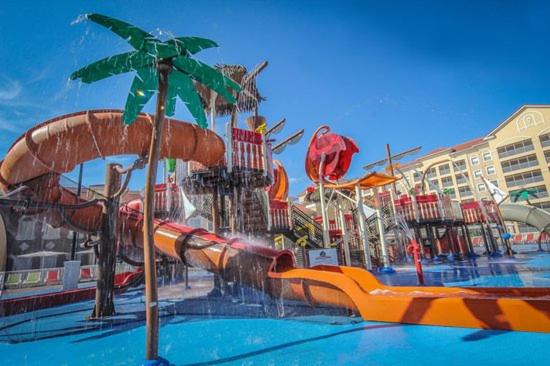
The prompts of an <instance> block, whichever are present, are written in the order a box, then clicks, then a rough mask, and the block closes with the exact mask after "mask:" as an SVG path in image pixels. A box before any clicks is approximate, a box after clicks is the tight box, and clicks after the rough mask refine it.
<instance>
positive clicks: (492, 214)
mask: <svg viewBox="0 0 550 366" xmlns="http://www.w3.org/2000/svg"><path fill="white" fill-rule="evenodd" d="M482 205H483V206H482ZM460 206H461V208H462V212H463V214H464V222H465V223H466V224H479V223H483V222H487V221H489V222H499V220H498V211H497V210H498V208H497V207H496V205H495V203H494V202H493V201H488V200H482V201H481V203H480V202H479V201H473V202H465V203H462V204H461V205H460ZM484 212H486V213H487V216H488V217H487V216H486V215H485V214H484Z"/></svg>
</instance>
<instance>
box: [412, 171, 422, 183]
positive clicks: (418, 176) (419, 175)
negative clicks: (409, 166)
mask: <svg viewBox="0 0 550 366" xmlns="http://www.w3.org/2000/svg"><path fill="white" fill-rule="evenodd" d="M413 178H414V181H415V182H420V179H422V173H420V172H414V173H413Z"/></svg>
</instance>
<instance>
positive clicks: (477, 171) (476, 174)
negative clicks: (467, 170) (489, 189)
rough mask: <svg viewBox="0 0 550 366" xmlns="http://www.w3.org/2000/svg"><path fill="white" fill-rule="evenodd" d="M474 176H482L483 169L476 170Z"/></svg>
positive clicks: (476, 177)
mask: <svg viewBox="0 0 550 366" xmlns="http://www.w3.org/2000/svg"><path fill="white" fill-rule="evenodd" d="M474 178H475V179H479V178H481V170H476V171H475V172H474Z"/></svg>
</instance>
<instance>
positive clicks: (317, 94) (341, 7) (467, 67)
mask: <svg viewBox="0 0 550 366" xmlns="http://www.w3.org/2000/svg"><path fill="white" fill-rule="evenodd" d="M90 12H98V13H102V14H105V15H108V16H112V17H116V18H119V19H121V20H125V21H127V22H129V23H132V24H135V25H136V26H139V27H140V28H142V29H145V30H147V31H150V32H152V33H154V34H155V35H157V36H160V37H165V36H166V35H170V34H174V35H177V36H183V35H194V36H201V37H205V38H211V39H213V40H215V41H216V42H217V43H218V44H219V45H220V47H219V48H216V49H211V50H205V51H202V52H201V53H199V54H197V55H196V58H198V59H200V60H201V61H204V62H206V63H209V64H215V63H226V64H243V65H245V66H247V67H248V68H249V69H251V68H253V67H254V66H255V65H256V64H258V63H259V62H261V61H263V60H267V61H269V67H268V68H267V69H266V70H265V71H264V72H263V73H262V74H261V75H260V76H259V78H258V87H259V89H260V92H261V93H262V94H263V95H264V96H265V97H266V98H267V100H266V101H265V102H264V103H263V104H262V105H261V106H260V114H262V115H264V116H266V117H267V120H268V122H276V121H277V120H279V119H280V118H283V117H286V119H287V124H286V127H285V129H284V130H283V132H281V133H280V134H279V135H277V137H279V138H284V137H285V136H286V135H288V134H290V133H292V132H294V131H295V130H297V129H300V128H304V129H305V136H304V138H303V140H302V141H301V142H300V143H299V144H298V145H294V146H289V147H287V149H286V150H285V151H284V152H283V153H282V154H280V155H278V156H277V158H278V159H280V160H281V161H282V162H283V164H284V165H285V167H286V169H287V171H288V175H289V177H290V182H291V188H290V192H291V194H293V195H297V194H298V193H299V192H300V191H302V190H303V189H304V188H305V187H306V186H307V185H309V184H310V182H309V180H308V178H307V176H306V175H305V172H304V159H305V153H306V148H307V141H308V140H309V138H310V136H311V135H312V133H313V132H314V131H315V130H316V129H317V127H318V126H320V125H322V124H327V125H329V126H330V127H331V129H332V130H333V131H334V132H336V133H338V134H342V135H345V136H348V137H351V138H352V139H354V140H355V142H356V143H357V145H358V146H359V148H360V152H359V153H358V154H356V155H355V157H354V160H353V163H352V166H351V168H350V170H349V172H348V174H347V177H349V178H353V177H357V176H359V175H361V174H362V173H363V170H362V166H363V165H365V164H366V163H369V162H371V161H373V160H378V159H381V158H383V157H384V156H385V144H386V143H389V144H390V145H391V148H392V151H394V152H399V151H402V150H404V149H407V148H409V147H413V146H418V145H421V146H422V147H423V149H422V150H423V152H424V153H425V152H428V151H429V150H431V149H434V148H437V147H440V146H448V145H453V144H457V143H460V142H463V141H466V140H468V139H472V138H476V137H479V136H483V135H484V134H486V133H488V132H489V131H490V130H492V129H493V128H494V127H495V126H496V125H498V124H499V123H500V122H502V121H503V120H504V119H505V118H506V117H508V116H509V115H510V114H512V113H513V112H514V111H515V110H516V109H517V108H519V107H520V106H522V105H524V104H545V103H549V102H550V99H549V97H550V69H549V66H550V47H549V46H548V45H549V44H550V22H548V21H547V19H549V17H550V3H548V2H544V1H542V2H532V1H521V2H519V1H450V0H449V1H345V0H340V1H305V0H304V1H276V0H270V1H248V0H243V1H221V0H208V1H199V0H193V1H187V0H179V1H167V0H155V1H142V0H133V1H131V2H130V1H115V0H111V1H94V0H87V1H84V0H81V1H77V0H70V1H69V0H65V1H62V0H58V1H37V0H35V1H30V0H28V1H19V0H18V1H14V0H2V1H1V2H0V19H1V22H0V156H3V155H5V153H6V151H7V149H8V148H9V146H10V145H11V144H12V143H13V141H14V140H15V139H16V138H17V137H18V136H19V135H21V134H22V133H23V132H24V131H25V130H27V129H28V128H30V127H32V126H33V125H35V124H37V123H40V122H42V121H45V120H47V119H49V118H52V117H55V116H58V115H61V114H65V113H71V112H76V111H80V110H86V109H92V108H123V107H124V104H125V99H126V95H127V93H128V90H129V87H130V83H131V80H132V77H133V76H132V74H126V75H120V76H115V77H111V78H109V79H105V80H103V81H100V82H97V83H94V84H82V85H81V84H79V83H78V82H72V81H68V77H69V75H70V74H71V73H72V72H73V71H75V70H76V69H78V68H80V67H83V66H85V65H87V64H88V63H90V62H93V61H96V60H98V59H100V58H103V57H105V56H109V55H113V54H116V53H120V52H126V51H129V50H130V46H129V45H128V44H127V43H126V42H125V41H124V40H122V39H120V38H118V37H117V36H116V35H114V34H113V33H111V32H109V31H108V30H106V29H104V28H102V27H100V26H98V25H96V24H93V23H90V22H86V21H83V22H82V21H75V20H77V19H78V17H79V15H81V14H84V13H90ZM153 110H154V101H151V102H150V103H149V104H148V105H147V106H146V108H145V111H147V112H152V111H153ZM175 117H176V118H178V119H182V120H187V121H190V120H191V116H190V114H189V113H188V112H187V110H186V109H185V106H184V105H183V104H178V106H177V110H176V115H175ZM221 123H222V120H221V119H220V120H219V122H218V124H221ZM241 126H244V122H243V121H241ZM285 134H286V135H285ZM109 161H119V162H121V163H122V164H128V163H129V162H131V159H130V158H129V157H121V158H109ZM69 176H71V177H74V176H75V172H73V173H71V174H70V175H69ZM143 177H144V174H143V172H140V173H138V174H136V175H135V177H134V178H133V181H132V187H133V188H140V187H142V186H143V183H144V179H143ZM103 179H104V162H103V161H94V162H91V163H87V164H86V165H85V168H84V182H85V184H97V183H101V182H102V181H103Z"/></svg>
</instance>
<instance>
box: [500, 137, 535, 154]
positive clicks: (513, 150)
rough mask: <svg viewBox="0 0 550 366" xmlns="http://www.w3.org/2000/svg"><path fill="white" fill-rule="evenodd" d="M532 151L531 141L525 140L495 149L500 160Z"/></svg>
mask: <svg viewBox="0 0 550 366" xmlns="http://www.w3.org/2000/svg"><path fill="white" fill-rule="evenodd" d="M533 149H534V147H533V141H531V139H527V140H523V141H519V142H516V143H513V144H509V145H506V146H501V147H499V148H498V149H497V152H498V157H499V158H501V159H502V158H505V157H507V156H512V155H517V154H521V153H524V152H527V151H532V150H533Z"/></svg>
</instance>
